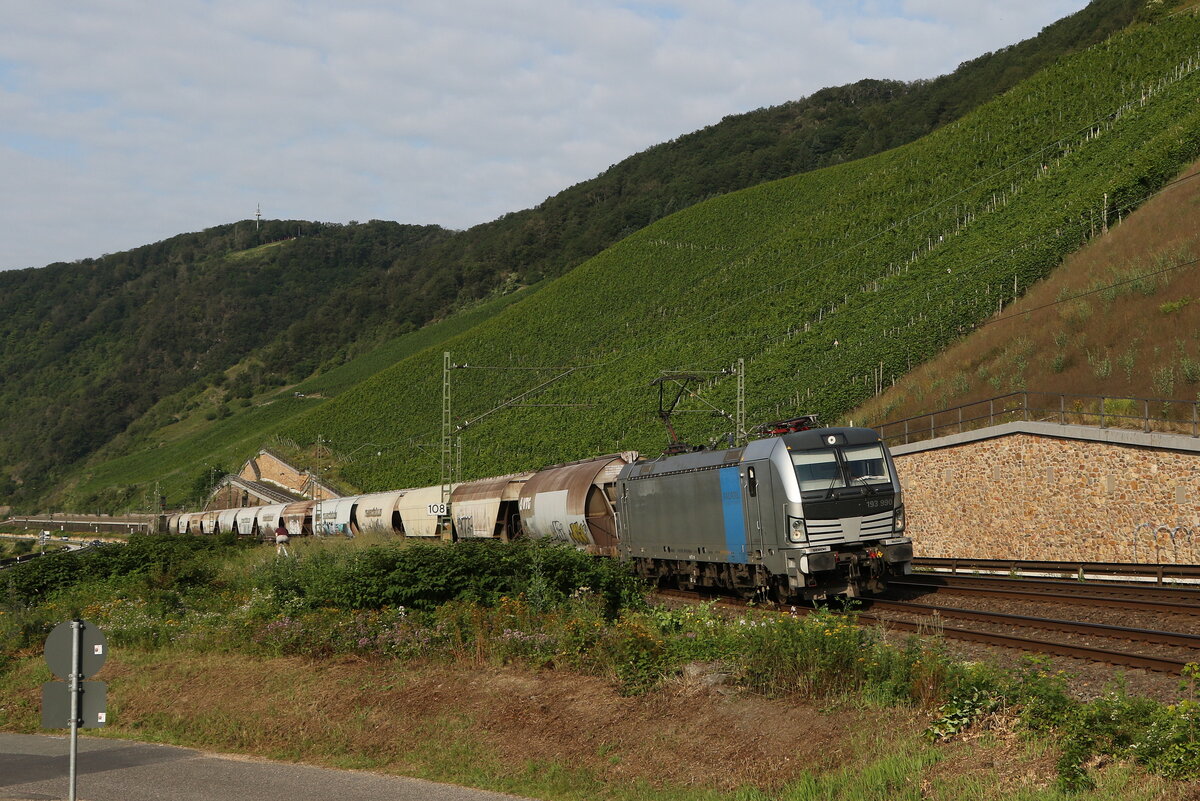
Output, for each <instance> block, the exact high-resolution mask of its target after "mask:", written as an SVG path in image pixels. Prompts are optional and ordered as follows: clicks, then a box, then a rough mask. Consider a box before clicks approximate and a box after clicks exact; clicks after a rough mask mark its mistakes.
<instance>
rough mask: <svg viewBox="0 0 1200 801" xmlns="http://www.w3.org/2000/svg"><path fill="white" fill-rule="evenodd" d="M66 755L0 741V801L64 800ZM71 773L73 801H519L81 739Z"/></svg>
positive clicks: (14, 737)
mask: <svg viewBox="0 0 1200 801" xmlns="http://www.w3.org/2000/svg"><path fill="white" fill-rule="evenodd" d="M68 748H69V745H68V741H67V738H66V737H65V736H56V737H49V736H42V735H32V734H4V733H0V801H13V800H14V799H20V801H32V800H36V801H42V799H65V798H67V795H68V793H67V790H68V787H67V785H68V780H67V764H68V759H67V753H68ZM77 765H78V767H77V771H78V778H77V781H76V789H77V798H78V799H79V801H163V800H164V799H170V801H268V799H269V800H270V801H278V799H286V801H329V800H330V799H334V800H335V801H383V800H384V799H386V800H387V801H514V799H516V801H521V799H517V796H511V795H502V794H500V793H488V792H483V791H481V790H470V789H466V788H463V787H455V786H453V785H446V784H434V783H433V782H426V781H421V780H419V779H405V778H399V777H395V776H383V775H379V774H374V773H364V772H359V771H347V770H332V769H328V768H314V767H310V766H307V765H293V764H289V763H283V762H267V761H263V760H257V759H254V760H252V759H243V758H238V757H228V756H217V755H214V754H206V753H203V752H201V751H194V750H192V749H190V748H176V747H174V746H167V745H152V744H148V743H133V742H127V741H123V740H108V739H99V738H91V737H82V736H81V737H80V738H79V759H78V763H77ZM524 801H529V800H528V799H525V800H524Z"/></svg>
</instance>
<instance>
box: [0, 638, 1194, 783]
mask: <svg viewBox="0 0 1200 801" xmlns="http://www.w3.org/2000/svg"><path fill="white" fill-rule="evenodd" d="M416 667H417V669H418V670H419V666H416ZM469 672H470V670H469V669H465V670H464V673H469ZM392 675H394V674H393V672H392V671H390V670H388V669H387V668H386V666H381V665H379V664H372V663H366V662H361V661H357V660H354V661H338V662H336V663H332V664H331V663H328V662H325V663H319V662H312V661H310V660H302V659H296V658H275V659H259V658H252V657H248V656H244V655H239V654H202V653H188V652H181V651H179V650H178V649H174V648H170V649H158V650H139V649H125V650H122V651H120V652H117V653H114V655H113V661H112V665H111V667H108V666H106V668H105V670H104V671H102V672H101V674H99V676H98V678H99V679H100V680H106V681H108V683H109V710H110V719H111V720H112V724H111V725H110V726H109V727H108V728H106V729H103V730H96V731H91V732H87V733H85V735H86V736H99V737H105V738H114V739H133V740H138V741H143V742H156V743H163V744H170V745H177V746H183V747H192V748H200V749H204V750H209V751H214V752H218V753H238V754H245V755H251V756H258V757H263V758H267V759H274V760H281V761H289V762H303V763H306V764H316V765H323V766H329V767H337V768H343V769H354V770H371V771H378V772H383V773H394V774H400V775H407V776H413V777H416V778H422V779H427V780H430V781H437V782H450V783H454V784H460V785H465V786H471V787H477V788H480V789H485V790H492V791H496V792H506V793H513V794H518V795H522V796H528V797H533V798H540V799H547V801H585V799H587V800H590V799H601V800H603V801H883V800H884V799H887V801H918V800H920V801H925V800H926V799H928V800H929V801H959V800H960V799H965V798H971V799H978V801H1066V800H1067V799H1074V801H1118V799H1120V800H1121V801H1141V800H1142V799H1145V801H1152V799H1153V800H1158V801H1164V800H1165V799H1175V798H1180V799H1182V798H1185V797H1186V795H1185V794H1186V792H1187V789H1188V786H1187V785H1183V784H1179V783H1172V782H1168V781H1165V780H1162V779H1159V778H1157V777H1148V776H1146V775H1145V773H1144V772H1142V771H1140V770H1137V769H1135V768H1133V767H1131V766H1130V765H1128V764H1125V763H1120V762H1117V763H1113V764H1110V765H1106V766H1103V767H1101V768H1098V769H1097V770H1096V771H1095V773H1096V777H1097V786H1096V788H1095V789H1091V790H1084V791H1082V792H1078V793H1074V794H1067V793H1063V792H1061V791H1059V790H1057V789H1055V788H1054V787H1053V786H1051V785H1052V779H1051V777H1047V776H1045V775H1044V774H1041V775H1039V773H1038V768H1039V766H1044V764H1045V762H1046V759H1045V752H1046V751H1047V750H1052V746H1050V745H1049V743H1048V742H1047V741H1045V740H1037V741H1033V742H1026V741H1018V742H1016V743H1015V744H1010V745H1008V746H1005V745H1004V744H1002V743H999V744H998V743H995V742H988V741H987V740H986V739H985V740H976V741H972V742H957V743H950V744H945V745H935V744H932V743H930V742H929V741H928V740H927V739H925V738H923V737H921V736H920V734H919V733H918V732H914V731H912V730H911V729H907V728H905V727H904V726H893V725H888V723H887V722H886V721H887V720H888V718H887V713H886V710H884V709H879V710H875V711H874V714H875V716H876V719H877V720H878V721H880V722H879V725H878V727H877V728H876V729H875V730H872V731H863V732H861V733H860V734H859V735H857V736H856V737H854V738H853V742H851V743H849V744H845V743H831V744H830V747H831V748H832V747H837V748H838V749H839V755H840V758H839V763H838V765H837V766H836V767H833V768H831V769H828V770H818V769H814V770H808V771H801V772H800V774H799V776H798V777H797V778H796V779H794V780H792V781H789V782H787V783H785V784H783V785H782V786H776V787H759V786H754V785H752V784H745V785H742V786H740V787H737V788H735V789H725V790H722V789H716V788H712V787H704V786H689V785H681V784H678V783H672V782H664V781H661V780H659V779H657V778H655V777H653V776H631V777H623V778H622V777H614V776H613V775H611V774H610V773H607V772H606V771H605V770H604V769H602V768H596V767H591V766H588V765H585V764H582V763H581V762H580V761H578V760H574V759H572V758H571V756H570V755H569V754H564V755H563V756H561V757H559V758H549V759H547V758H537V759H522V758H520V757H519V756H513V755H512V754H511V753H510V754H508V755H507V756H506V755H504V754H502V753H500V751H498V750H497V749H496V748H495V746H494V743H492V742H490V741H489V740H488V738H487V736H486V732H483V731H481V729H480V725H479V723H478V721H477V720H475V718H474V716H473V715H472V714H471V713H470V712H464V711H463V710H461V709H459V708H457V707H456V706H455V705H454V704H452V703H451V704H448V705H447V706H445V707H444V708H439V707H437V706H436V705H431V706H426V707H424V708H423V709H421V710H418V711H415V712H413V711H410V712H408V713H405V711H404V707H403V703H405V702H406V696H404V695H402V694H398V692H397V691H398V690H402V689H403V688H404V686H405V680H406V677H405V675H403V673H401V674H400V675H398V676H396V677H395V679H394V680H393V681H394V682H395V683H394V684H392V685H390V686H389V685H388V684H383V685H382V686H381V684H380V680H381V678H384V677H387V676H392ZM487 677H488V674H486V673H485V674H480V676H479V678H480V679H486V678H487ZM49 678H50V676H49V673H48V671H47V670H46V668H45V665H44V662H42V660H41V659H40V658H38V657H35V656H30V657H27V658H26V659H23V660H22V661H21V664H20V665H18V666H16V667H14V669H12V670H10V671H8V672H7V673H5V674H4V675H2V676H0V698H3V699H4V701H3V702H0V729H4V730H8V731H21V732H27V733H35V732H36V731H38V729H37V717H38V710H37V687H38V686H39V685H40V683H41V682H42V681H45V680H48V679H49ZM467 680H468V681H469V680H470V679H467ZM221 687H224V688H227V690H226V692H224V693H215V694H212V691H213V690H215V689H217V688H221ZM201 692H204V693H210V694H206V695H204V696H201V695H200V693H201ZM372 697H375V698H376V699H377V702H378V708H373V707H372V706H370V705H367V704H368V701H369V699H370V698H372ZM645 703H647V704H653V703H654V702H653V700H652V699H645ZM706 703H736V700H730V699H725V700H722V701H720V702H718V701H715V700H711V699H710V700H709V701H706ZM763 736H764V737H785V738H795V739H797V741H798V742H799V741H802V740H803V738H805V737H806V732H805V731H803V730H795V731H780V732H772V733H765V732H764V733H763ZM655 747H656V744H655V743H654V742H643V741H640V740H638V741H626V742H623V743H621V744H619V745H618V746H616V747H615V748H614V749H613V751H612V752H611V757H612V758H613V760H619V758H620V756H621V755H622V754H624V753H626V752H628V751H632V750H638V749H654V748H655ZM704 758H705V755H704V754H696V755H695V759H697V760H701V761H702V760H704ZM1051 761H1052V760H1051ZM981 762H982V765H981V764H980V763H981ZM959 763H962V764H959Z"/></svg>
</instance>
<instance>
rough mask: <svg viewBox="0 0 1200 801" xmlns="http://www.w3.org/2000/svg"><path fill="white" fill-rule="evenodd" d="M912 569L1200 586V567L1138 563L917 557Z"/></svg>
mask: <svg viewBox="0 0 1200 801" xmlns="http://www.w3.org/2000/svg"><path fill="white" fill-rule="evenodd" d="M913 567H915V568H923V569H926V570H934V571H941V572H950V573H958V572H960V571H964V572H970V573H993V574H1008V575H1012V576H1019V575H1024V576H1046V577H1055V576H1057V577H1058V578H1059V579H1060V580H1063V579H1067V580H1078V581H1108V580H1114V577H1115V579H1116V580H1121V579H1126V580H1128V579H1132V580H1136V581H1141V582H1143V583H1145V582H1149V581H1153V582H1155V583H1157V584H1165V583H1168V582H1171V583H1174V584H1177V585H1183V584H1197V585H1200V565H1180V564H1160V563H1155V564H1141V563H1137V562H1053V561H1048V560H1036V559H958V558H953V559H939V558H932V557H927V556H926V557H917V558H916V559H913Z"/></svg>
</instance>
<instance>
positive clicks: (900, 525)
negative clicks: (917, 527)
mask: <svg viewBox="0 0 1200 801" xmlns="http://www.w3.org/2000/svg"><path fill="white" fill-rule="evenodd" d="M892 530H894V531H897V532H899V531H904V507H903V506H901V507H900V508H899V509H897V510H896V513H895V514H894V515H893V516H892Z"/></svg>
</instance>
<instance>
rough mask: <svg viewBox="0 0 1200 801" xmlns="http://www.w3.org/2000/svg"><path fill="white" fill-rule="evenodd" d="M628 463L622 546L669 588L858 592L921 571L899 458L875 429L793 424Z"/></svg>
mask: <svg viewBox="0 0 1200 801" xmlns="http://www.w3.org/2000/svg"><path fill="white" fill-rule="evenodd" d="M794 428H795V427H793V428H789V427H788V426H787V425H786V424H784V425H783V426H782V428H781V429H779V430H782V431H783V433H780V434H778V435H777V436H771V437H767V438H764V439H759V440H754V441H752V442H750V443H749V444H747V445H745V446H744V447H740V448H731V449H727V450H718V451H700V452H695V453H685V454H680V455H675V456H666V457H663V458H661V459H658V460H655V461H644V462H637V463H634V464H630V465H627V466H626V467H625V468H623V469H622V470H621V473H620V475H619V476H618V478H617V487H616V503H617V523H618V531H619V545H618V552H619V554H620V556H621V557H622V558H623V559H628V560H630V561H632V563H633V565H634V568H635V570H636V571H637V572H638V574H639V575H641V576H643V577H644V578H646V579H649V580H651V581H657V582H658V583H659V584H660V585H677V586H681V587H684V588H688V589H694V588H705V587H707V588H714V589H723V590H732V591H735V592H738V593H739V594H742V595H745V596H753V595H756V594H762V593H766V594H769V595H770V597H772V598H773V599H774V600H777V601H785V600H788V599H791V598H803V599H807V600H816V599H822V598H826V597H828V596H831V595H847V596H851V597H854V596H857V595H859V594H861V593H862V592H864V591H867V592H872V591H878V590H880V589H882V587H883V583H884V581H885V580H886V577H887V576H888V575H904V574H907V573H909V572H911V569H912V568H911V565H912V540H911V539H909V538H908V537H906V536H905V535H904V534H905V531H904V528H905V525H904V500H903V493H902V491H901V488H900V482H899V480H898V479H897V477H896V468H895V464H894V463H893V461H892V457H891V454H890V453H889V452H888V450H887V448H886V446H885V445H884V443H883V441H882V439H881V438H880V436H879V434H878V432H876V431H874V430H872V429H869V428H818V429H808V430H794Z"/></svg>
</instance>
